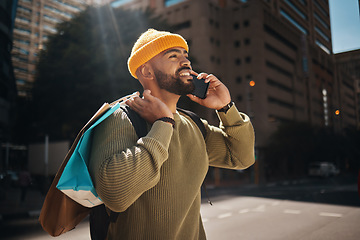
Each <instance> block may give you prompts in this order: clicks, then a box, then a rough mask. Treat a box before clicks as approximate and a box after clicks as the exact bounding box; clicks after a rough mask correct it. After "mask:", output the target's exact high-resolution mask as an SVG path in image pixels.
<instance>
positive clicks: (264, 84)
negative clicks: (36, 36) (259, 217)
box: [110, 0, 356, 182]
mask: <svg viewBox="0 0 360 240" xmlns="http://www.w3.org/2000/svg"><path fill="white" fill-rule="evenodd" d="M110 4H111V6H112V7H122V8H125V9H146V8H150V9H152V10H153V11H154V12H155V14H157V15H159V16H161V17H163V19H165V20H166V21H167V22H168V23H169V24H170V25H171V26H173V27H174V29H175V31H176V32H177V33H179V34H181V35H183V36H184V37H185V38H186V39H187V40H188V42H189V46H190V59H191V60H192V62H193V68H194V70H195V71H198V72H202V71H204V72H209V73H213V74H215V75H216V76H218V77H219V79H220V80H222V81H223V82H224V83H225V84H226V85H227V86H228V88H229V89H230V92H231V95H232V98H233V101H234V102H236V105H237V107H238V109H239V110H240V111H244V112H246V113H247V114H248V115H249V116H250V117H251V119H252V123H253V125H254V128H255V133H256V157H257V164H256V165H255V167H254V174H252V179H253V180H254V181H255V182H261V181H262V180H261V179H260V178H262V176H264V175H265V174H264V171H265V170H264V168H265V167H264V166H265V164H264V162H263V161H265V159H264V154H263V152H264V151H263V150H264V148H265V147H266V145H267V143H269V141H271V134H272V133H273V132H274V131H275V130H276V129H277V128H278V126H279V125H280V124H282V123H287V122H307V123H310V124H311V125H312V126H317V127H321V128H327V129H333V130H338V131H341V130H343V129H344V128H350V129H353V128H354V126H355V125H354V123H355V121H354V120H355V119H356V118H354V116H355V115H354V107H355V104H354V96H355V95H354V92H355V90H354V88H351V87H349V86H351V85H349V82H351V80H350V79H349V75H346V73H340V70H337V67H336V65H335V61H334V54H333V50H332V39H331V26H330V15H329V2H328V0H191V1H190V0H148V1H140V0H114V1H111V3H110ZM337 76H338V77H339V78H342V80H337V79H336V77H337ZM193 110H194V111H196V112H197V113H198V114H199V115H201V116H203V117H206V118H207V119H209V122H211V123H216V121H217V117H216V115H215V114H214V112H213V111H207V110H206V109H204V108H202V107H200V106H197V105H196V104H194V106H193ZM344 116H346V117H344ZM301 164H302V165H301ZM301 164H300V165H301V166H300V165H298V166H295V165H293V166H292V168H299V171H297V172H301V171H302V170H301V169H304V168H305V167H306V166H305V164H306V163H301ZM214 174H215V175H216V174H220V173H216V172H215V173H214ZM225 175H226V174H224V176H225Z"/></svg>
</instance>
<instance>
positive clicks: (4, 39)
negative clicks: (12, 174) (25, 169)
mask: <svg viewBox="0 0 360 240" xmlns="http://www.w3.org/2000/svg"><path fill="white" fill-rule="evenodd" d="M16 6H17V1H15V0H14V1H10V0H9V1H1V2H0V170H1V166H2V165H3V161H2V160H3V159H2V158H3V157H4V155H3V154H2V151H1V150H2V145H3V144H4V143H5V142H9V141H10V138H11V127H12V123H13V117H12V115H13V114H12V109H13V107H14V105H15V101H16V86H15V77H14V73H13V66H12V62H11V49H12V47H13V45H12V42H13V28H14V21H15V12H16Z"/></svg>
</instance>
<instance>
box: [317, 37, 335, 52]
mask: <svg viewBox="0 0 360 240" xmlns="http://www.w3.org/2000/svg"><path fill="white" fill-rule="evenodd" d="M315 43H316V45H318V46H319V47H320V48H321V49H322V50H323V51H324V52H326V53H327V54H330V53H331V51H330V50H329V49H328V48H327V47H325V45H324V44H322V43H321V42H320V41H319V40H318V39H316V40H315Z"/></svg>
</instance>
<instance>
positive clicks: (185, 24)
mask: <svg viewBox="0 0 360 240" xmlns="http://www.w3.org/2000/svg"><path fill="white" fill-rule="evenodd" d="M190 27H191V21H186V22H182V23H179V24H176V25H175V26H174V31H180V30H182V29H186V28H190Z"/></svg>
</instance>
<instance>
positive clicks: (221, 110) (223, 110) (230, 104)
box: [217, 101, 234, 113]
mask: <svg viewBox="0 0 360 240" xmlns="http://www.w3.org/2000/svg"><path fill="white" fill-rule="evenodd" d="M233 105H234V102H232V101H231V102H230V103H229V104H226V105H225V106H224V107H222V108H220V109H218V110H217V111H218V112H223V113H227V111H229V109H230V108H231V107H232V106H233Z"/></svg>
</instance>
